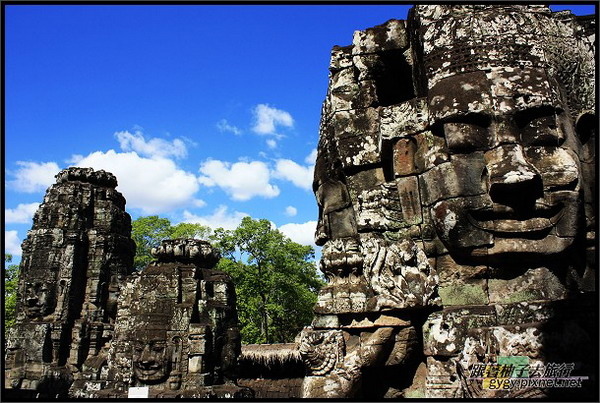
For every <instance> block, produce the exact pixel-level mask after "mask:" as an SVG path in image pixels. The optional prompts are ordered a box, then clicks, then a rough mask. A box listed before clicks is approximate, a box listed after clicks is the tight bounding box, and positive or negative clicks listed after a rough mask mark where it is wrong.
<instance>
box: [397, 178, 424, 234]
mask: <svg viewBox="0 0 600 403" xmlns="http://www.w3.org/2000/svg"><path fill="white" fill-rule="evenodd" d="M396 185H397V186H398V193H399V194H400V205H401V206H402V218H403V220H404V222H405V223H406V224H408V225H416V224H421V223H422V222H423V215H422V212H421V197H420V195H419V182H418V180H417V178H416V177H415V176H409V177H406V178H398V179H396Z"/></svg>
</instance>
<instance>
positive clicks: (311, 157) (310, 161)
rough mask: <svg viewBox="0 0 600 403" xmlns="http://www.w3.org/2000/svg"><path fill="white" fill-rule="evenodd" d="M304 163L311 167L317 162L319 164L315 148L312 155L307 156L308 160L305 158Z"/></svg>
mask: <svg viewBox="0 0 600 403" xmlns="http://www.w3.org/2000/svg"><path fill="white" fill-rule="evenodd" d="M304 162H306V163H307V164H309V165H315V162H317V149H316V148H313V149H312V151H311V152H310V154H308V155H307V156H306V158H304Z"/></svg>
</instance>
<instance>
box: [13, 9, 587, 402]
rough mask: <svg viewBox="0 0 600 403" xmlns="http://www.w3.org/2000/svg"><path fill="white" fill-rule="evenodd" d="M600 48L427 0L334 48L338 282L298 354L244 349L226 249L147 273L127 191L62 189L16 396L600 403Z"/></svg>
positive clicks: (530, 18) (568, 19) (323, 214)
mask: <svg viewBox="0 0 600 403" xmlns="http://www.w3.org/2000/svg"><path fill="white" fill-rule="evenodd" d="M595 30H596V27H595V19H594V18H593V17H576V16H573V15H572V14H571V13H570V12H556V13H553V12H551V11H550V10H549V9H548V8H547V7H545V6H538V5H530V6H523V5H452V6H450V5H434V6H432V5H418V6H415V7H413V8H412V9H411V11H410V13H409V16H408V19H407V20H406V21H401V20H390V21H388V22H386V23H385V24H383V25H379V26H376V27H373V28H369V29H367V30H365V31H357V32H355V34H354V38H353V41H352V44H351V45H350V46H346V47H339V46H336V47H334V48H333V50H332V57H331V64H330V79H329V87H328V91H327V97H326V99H325V102H324V104H323V110H322V117H321V129H320V140H319V146H318V156H317V163H316V166H315V176H314V185H313V188H314V191H315V195H316V198H317V202H318V205H319V222H318V228H317V232H316V242H317V244H319V245H322V246H323V250H322V260H321V263H320V266H321V270H322V271H323V273H324V274H325V276H326V277H327V280H328V283H327V285H326V286H325V287H324V288H323V289H321V291H320V293H319V296H318V302H317V304H316V306H315V319H314V320H313V323H312V324H311V326H307V327H306V328H305V329H304V330H303V331H302V332H301V334H299V335H298V337H297V338H296V342H295V343H289V344H285V345H272V346H269V345H258V346H257V345H255V346H245V347H244V348H242V349H241V350H240V341H239V333H238V330H237V314H236V311H235V293H234V290H233V285H232V283H231V280H230V279H229V278H228V276H226V275H225V274H224V273H220V272H216V271H214V270H212V268H213V267H214V264H215V263H216V261H217V259H218V255H217V253H216V252H215V251H213V249H212V248H211V247H210V245H208V244H207V243H205V242H203V241H198V240H173V241H165V242H163V244H162V246H161V247H160V248H158V250H155V251H154V252H153V253H154V254H155V257H156V258H157V260H156V261H155V262H153V263H151V264H150V265H149V266H148V267H146V268H145V269H144V270H143V271H142V272H140V273H131V267H132V258H133V253H134V246H133V244H132V242H131V240H130V231H131V228H130V218H129V216H128V215H127V213H125V211H124V204H125V202H124V199H123V197H122V196H121V195H120V194H119V193H118V192H117V191H116V190H115V187H116V179H115V178H114V176H112V175H111V174H108V173H105V172H103V171H98V172H94V171H92V170H91V169H82V168H70V169H68V170H65V171H63V172H61V173H60V174H59V175H58V176H57V178H58V181H57V184H56V185H54V186H52V187H51V188H50V189H49V190H48V193H47V194H46V198H45V201H44V203H43V204H42V205H41V206H40V209H39V211H38V212H37V213H36V216H35V218H34V226H33V229H32V230H31V231H30V232H29V234H28V238H27V240H26V241H25V242H24V244H23V260H22V263H21V278H20V282H19V292H18V299H19V305H18V306H17V310H18V312H19V316H18V317H17V323H16V326H15V328H14V329H13V331H12V333H11V335H10V337H9V339H8V344H7V350H6V372H5V379H6V387H7V388H9V389H7V390H10V391H11V392H12V393H13V394H15V396H16V395H18V396H21V397H23V396H26V397H34V396H36V395H37V394H39V395H40V396H56V395H58V396H63V397H64V396H71V397H101V398H111V397H127V396H132V393H134V395H135V393H142V394H143V395H144V396H147V397H171V398H173V397H251V396H254V397H256V398H262V397H276V398H285V397H292V398H299V397H305V398H319V399H320V398H354V399H375V400H377V399H383V398H410V397H433V398H437V397H442V398H444V397H448V398H454V397H472V398H483V397H508V398H516V397H540V398H559V399H560V398H565V399H592V398H594V396H596V398H597V390H598V380H597V378H596V376H597V368H598V350H597V348H598V343H597V340H598V333H597V324H598V316H597V315H598V302H597V298H598V297H597V291H596V281H597V280H596V268H597V260H596V256H597V255H596V253H597V250H596V242H597V240H596V214H597V205H598V202H597V199H596V171H595V163H596V151H595V150H596V132H595V128H596V124H597V123H596V105H595ZM240 352H241V353H240ZM240 354H241V355H240ZM278 365H279V366H278ZM540 371H541V372H540ZM540 378H548V379H552V380H555V379H559V380H560V379H563V381H560V382H563V383H562V384H560V385H562V386H560V385H559V386H557V385H554V386H549V384H548V383H543V382H539V380H540ZM565 378H568V379H567V380H566V381H564V379H565ZM536 379H537V382H528V380H534V381H535V380H536ZM505 381H506V382H505ZM509 381H510V382H511V385H508V382H509ZM516 381H521V383H520V384H519V385H517V384H516V383H515V382H516ZM565 382H567V383H568V382H571V384H572V385H575V386H571V387H568V388H567V387H564V385H565V384H566V383H565ZM500 384H501V385H508V386H510V387H504V386H502V387H500V386H498V385H500ZM135 396H137V395H135Z"/></svg>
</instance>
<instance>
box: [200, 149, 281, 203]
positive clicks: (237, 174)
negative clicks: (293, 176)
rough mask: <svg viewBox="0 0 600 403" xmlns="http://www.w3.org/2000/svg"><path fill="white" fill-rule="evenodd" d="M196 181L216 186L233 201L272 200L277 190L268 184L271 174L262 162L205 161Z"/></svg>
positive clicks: (277, 193) (277, 192) (276, 194)
mask: <svg viewBox="0 0 600 403" xmlns="http://www.w3.org/2000/svg"><path fill="white" fill-rule="evenodd" d="M200 173H202V174H203V175H204V176H200V177H199V178H198V181H199V182H200V183H201V184H203V185H205V186H218V187H220V188H221V189H223V191H224V192H226V193H227V194H229V195H230V196H231V198H232V199H233V200H240V201H244V200H249V199H251V198H253V197H255V196H261V197H265V198H272V197H275V196H278V195H279V188H278V187H277V186H274V185H271V184H270V183H269V181H270V179H271V174H270V171H269V168H268V167H267V165H266V164H265V163H264V162H261V161H251V162H243V161H240V162H236V163H233V164H231V163H230V162H226V161H219V160H211V159H209V160H206V161H204V162H203V163H202V165H201V166H200Z"/></svg>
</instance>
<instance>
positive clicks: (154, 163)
mask: <svg viewBox="0 0 600 403" xmlns="http://www.w3.org/2000/svg"><path fill="white" fill-rule="evenodd" d="M72 162H73V164H75V165H77V166H80V167H92V168H94V169H104V170H106V171H108V172H111V173H113V174H114V175H115V176H116V177H117V181H118V183H119V186H118V187H117V189H118V190H119V191H120V192H121V193H123V196H125V199H126V200H127V206H128V207H133V208H138V209H141V210H142V211H143V212H144V213H145V214H157V213H161V212H168V211H170V210H172V209H173V208H176V207H181V206H185V205H187V204H190V203H192V204H193V203H195V202H194V194H195V193H196V192H197V191H198V189H199V185H198V181H197V178H196V176H195V175H194V174H192V173H189V172H185V171H183V170H181V169H179V168H178V167H177V166H176V165H175V163H174V162H173V161H171V160H168V159H165V158H152V159H150V158H143V157H140V156H139V155H138V154H137V153H135V152H128V153H117V152H115V151H114V150H109V151H107V152H102V151H96V152H93V153H91V154H89V155H88V156H86V157H82V156H73V157H72Z"/></svg>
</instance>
